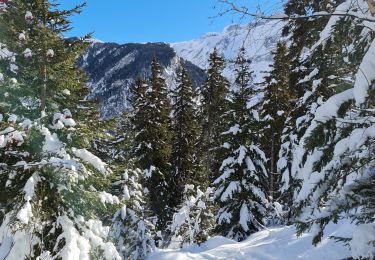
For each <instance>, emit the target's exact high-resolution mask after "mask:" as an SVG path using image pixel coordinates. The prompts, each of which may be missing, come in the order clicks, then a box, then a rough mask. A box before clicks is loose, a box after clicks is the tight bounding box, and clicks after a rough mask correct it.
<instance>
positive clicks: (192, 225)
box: [169, 184, 215, 248]
mask: <svg viewBox="0 0 375 260" xmlns="http://www.w3.org/2000/svg"><path fill="white" fill-rule="evenodd" d="M183 194H184V195H183V203H182V204H181V206H180V208H179V210H178V211H177V212H176V213H175V214H174V215H173V221H172V223H171V226H170V230H171V235H170V241H169V248H182V247H183V246H187V245H192V244H198V245H200V244H202V243H203V242H206V240H207V239H208V238H209V235H210V233H211V232H212V230H213V228H214V218H215V216H214V214H213V213H212V211H213V197H212V195H213V194H212V189H211V188H207V189H206V190H205V191H202V190H201V189H200V187H199V186H198V187H195V186H194V185H191V184H187V185H185V188H184V193H183Z"/></svg>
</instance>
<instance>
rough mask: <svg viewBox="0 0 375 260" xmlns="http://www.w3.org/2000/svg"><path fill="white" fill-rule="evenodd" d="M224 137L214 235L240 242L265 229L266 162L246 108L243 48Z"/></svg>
mask: <svg viewBox="0 0 375 260" xmlns="http://www.w3.org/2000/svg"><path fill="white" fill-rule="evenodd" d="M235 66H236V67H235V72H236V80H235V84H234V86H233V90H232V91H231V96H230V97H231V101H230V105H229V111H228V113H227V117H228V119H227V123H226V126H227V129H228V130H227V131H226V132H224V133H223V135H224V136H225V141H226V142H225V144H224V145H223V149H225V152H224V154H225V160H224V161H223V163H222V165H221V168H220V173H221V176H220V177H219V178H218V179H216V180H215V182H214V185H215V199H216V201H217V203H218V205H219V207H220V209H219V212H218V216H217V227H216V229H217V231H218V232H220V233H221V234H222V235H224V236H227V237H230V238H232V239H235V240H237V241H242V240H244V239H246V238H247V237H248V236H249V235H250V234H251V233H253V232H256V231H258V230H260V229H261V228H262V227H263V225H264V217H265V213H266V207H267V205H266V203H267V200H266V186H265V185H264V183H267V172H266V167H265V163H266V158H265V154H264V153H263V152H262V151H261V149H260V148H259V146H258V142H259V140H258V134H257V123H258V122H256V120H255V118H254V116H253V114H252V113H251V111H249V109H248V108H247V103H248V101H249V100H250V99H251V98H252V97H253V95H254V84H253V82H252V72H251V71H250V62H249V61H248V60H247V59H246V53H245V49H244V48H242V49H241V51H240V53H239V56H238V58H237V60H236V64H235Z"/></svg>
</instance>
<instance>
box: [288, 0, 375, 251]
mask: <svg viewBox="0 0 375 260" xmlns="http://www.w3.org/2000/svg"><path fill="white" fill-rule="evenodd" d="M344 6H346V8H347V9H348V10H347V11H348V12H351V11H354V12H355V11H356V7H355V6H350V5H344ZM360 24H361V23H360V22H358V21H357V20H355V19H353V18H352V17H342V18H340V19H333V18H332V20H331V21H330V23H328V24H327V28H326V29H325V31H328V30H327V29H329V34H328V35H327V36H326V37H325V38H324V44H323V41H322V40H320V41H318V43H317V44H316V46H317V47H316V48H315V50H314V53H313V55H312V56H311V57H310V62H314V63H312V64H314V65H315V64H316V65H315V67H313V66H312V68H314V70H315V72H314V73H313V74H310V75H312V76H311V77H310V78H308V79H307V80H306V81H305V82H309V83H310V84H312V86H313V88H312V91H311V92H309V93H308V94H309V95H306V97H305V101H304V103H303V104H304V105H305V108H306V107H307V108H308V109H307V112H306V115H305V116H304V118H303V119H304V121H302V120H301V122H302V123H303V124H305V129H304V131H303V133H304V134H303V136H302V137H301V138H300V141H299V146H298V152H299V156H298V160H297V162H296V164H297V163H298V165H299V166H300V167H299V168H297V167H296V168H297V170H296V175H295V178H296V179H297V180H300V182H301V187H300V188H299V189H298V190H297V192H296V194H295V211H296V213H297V217H298V218H297V220H298V229H299V232H302V231H305V230H307V229H309V228H311V227H312V226H318V227H319V228H318V230H317V232H316V236H315V237H314V241H313V242H314V243H315V244H316V243H318V242H319V241H320V240H321V237H322V235H323V232H324V228H325V226H326V225H327V224H328V223H330V222H337V221H338V220H339V219H341V218H345V217H348V218H350V219H352V220H354V221H357V222H359V223H361V224H364V223H371V220H370V219H369V218H368V215H367V214H366V212H367V210H369V208H371V207H369V206H368V204H366V203H367V202H368V200H369V199H370V197H369V194H368V193H367V192H361V191H360V189H361V188H363V187H366V184H364V183H365V182H367V183H371V180H372V176H371V174H370V175H369V173H370V172H371V170H370V169H372V160H373V156H372V149H373V147H372V145H371V144H372V142H373V140H372V139H373V135H372V134H368V133H369V132H368V131H371V130H369V128H371V126H372V125H373V122H372V120H371V119H370V120H369V121H367V122H365V121H366V120H365V121H362V120H361V119H360V118H362V116H369V115H368V114H367V112H366V110H367V109H369V108H370V107H371V106H373V103H372V102H371V101H370V99H371V97H373V93H372V91H371V90H370V89H371V86H372V81H373V76H372V70H369V69H368V68H370V67H371V68H373V65H370V64H373V55H372V54H370V53H371V52H372V51H371V48H373V46H372V44H371V43H373V40H374V37H373V34H372V32H371V31H370V30H368V29H366V28H363V27H362V26H361V25H360ZM343 35H350V37H343ZM349 46H350V47H349ZM366 52H367V53H366ZM319 59H321V60H323V61H324V62H322V63H320V62H319V63H318V62H317V61H318V60H319ZM355 72H356V73H355ZM315 77H319V79H316V78H315ZM364 77H365V78H366V80H364V81H363V78H364ZM310 80H311V81H312V82H311V81H310ZM364 82H366V83H364ZM353 85H354V88H353V89H352V88H351V86H353ZM364 85H365V86H366V88H367V90H365V91H363V89H362V87H363V86H364ZM361 89H362V90H361ZM364 93H366V94H365V96H364V95H363V94H364ZM353 101H356V102H355V103H356V104H355V105H354V104H353ZM370 117H371V116H370ZM368 152H369V153H368ZM370 154H371V155H370ZM362 185H364V186H362ZM370 200H371V199H370ZM368 207H369V208H368ZM353 212H360V213H358V214H353ZM359 226H360V227H361V225H359ZM360 227H359V228H360ZM354 234H355V233H354ZM351 239H357V238H355V237H349V238H346V239H345V241H350V240H351ZM365 243H366V242H365ZM353 245H356V242H354V243H353ZM355 251H357V249H355ZM353 257H355V258H360V257H368V255H367V256H365V255H353Z"/></svg>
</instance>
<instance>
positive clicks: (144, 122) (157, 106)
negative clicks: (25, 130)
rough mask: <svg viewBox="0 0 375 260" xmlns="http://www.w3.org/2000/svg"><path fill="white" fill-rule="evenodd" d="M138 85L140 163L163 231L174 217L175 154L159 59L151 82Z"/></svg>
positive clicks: (135, 118)
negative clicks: (171, 185) (171, 189)
mask: <svg viewBox="0 0 375 260" xmlns="http://www.w3.org/2000/svg"><path fill="white" fill-rule="evenodd" d="M146 86H147V87H146ZM134 87H135V88H134V89H133V92H135V93H136V94H135V96H134V97H136V101H135V104H134V105H133V107H135V111H134V115H133V117H132V123H133V124H134V131H135V142H134V152H135V156H136V157H137V162H136V166H137V167H138V168H140V169H142V170H144V171H145V173H146V176H147V180H146V188H147V190H148V196H149V201H150V207H151V210H152V211H153V213H154V215H155V216H156V217H157V228H158V229H159V230H163V229H164V228H165V226H166V223H167V221H168V220H170V219H171V217H172V216H171V214H172V211H171V208H170V207H169V199H170V197H169V196H170V194H169V191H168V183H169V182H170V169H171V167H170V163H169V162H170V158H171V153H172V147H171V139H172V136H171V131H170V126H171V119H170V114H171V104H170V100H169V97H168V89H167V85H166V82H165V79H164V78H163V76H162V68H161V66H160V65H159V64H158V62H157V60H156V58H154V59H153V60H152V64H151V78H150V79H149V81H148V82H147V85H146V84H145V83H143V81H142V80H140V79H139V80H137V82H136V85H135V86H134ZM164 230H165V229H164Z"/></svg>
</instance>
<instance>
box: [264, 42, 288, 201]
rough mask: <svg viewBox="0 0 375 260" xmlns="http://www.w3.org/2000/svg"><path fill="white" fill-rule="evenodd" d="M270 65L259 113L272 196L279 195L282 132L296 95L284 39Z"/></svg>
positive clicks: (274, 197) (275, 197) (273, 197)
mask: <svg viewBox="0 0 375 260" xmlns="http://www.w3.org/2000/svg"><path fill="white" fill-rule="evenodd" d="M271 67H272V71H271V72H270V75H268V76H267V77H266V78H265V83H264V84H265V90H264V92H265V93H264V100H263V104H262V108H261V113H260V116H261V118H262V121H263V122H262V123H263V126H262V127H263V129H262V148H263V150H264V151H265V153H266V156H267V158H269V160H268V163H267V170H268V173H269V188H268V190H269V194H270V196H271V197H272V199H277V196H278V194H277V191H278V190H279V187H278V185H279V183H280V174H279V173H278V172H277V161H278V153H279V150H280V146H281V143H280V141H281V134H282V131H283V128H284V124H285V120H286V117H287V115H288V114H289V111H290V110H291V107H292V102H291V100H292V99H293V91H292V90H291V89H290V88H289V86H290V85H289V62H288V53H287V46H286V44H285V43H283V42H279V43H278V44H277V49H276V52H275V53H274V63H273V65H271Z"/></svg>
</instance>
